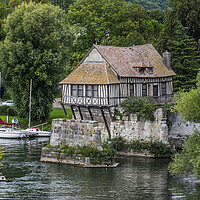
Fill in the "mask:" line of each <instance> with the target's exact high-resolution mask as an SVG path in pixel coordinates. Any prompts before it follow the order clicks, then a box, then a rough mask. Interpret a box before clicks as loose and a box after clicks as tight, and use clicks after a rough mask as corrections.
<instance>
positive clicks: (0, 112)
mask: <svg viewBox="0 0 200 200" xmlns="http://www.w3.org/2000/svg"><path fill="white" fill-rule="evenodd" d="M8 108H9V106H6V105H4V106H0V115H7V114H8V112H7V110H8Z"/></svg>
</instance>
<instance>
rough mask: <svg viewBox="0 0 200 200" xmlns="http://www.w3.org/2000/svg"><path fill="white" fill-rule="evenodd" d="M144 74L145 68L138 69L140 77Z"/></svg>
mask: <svg viewBox="0 0 200 200" xmlns="http://www.w3.org/2000/svg"><path fill="white" fill-rule="evenodd" d="M144 72H145V67H141V68H140V69H139V73H140V74H141V75H144Z"/></svg>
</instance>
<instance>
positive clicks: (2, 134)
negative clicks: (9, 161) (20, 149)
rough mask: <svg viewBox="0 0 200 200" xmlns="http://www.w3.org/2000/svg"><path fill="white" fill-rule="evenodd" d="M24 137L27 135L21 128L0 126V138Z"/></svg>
mask: <svg viewBox="0 0 200 200" xmlns="http://www.w3.org/2000/svg"><path fill="white" fill-rule="evenodd" d="M24 137H27V136H26V134H25V133H24V132H23V131H21V130H16V129H12V128H0V138H8V139H21V138H24Z"/></svg>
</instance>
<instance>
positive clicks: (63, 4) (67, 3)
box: [49, 0, 76, 12]
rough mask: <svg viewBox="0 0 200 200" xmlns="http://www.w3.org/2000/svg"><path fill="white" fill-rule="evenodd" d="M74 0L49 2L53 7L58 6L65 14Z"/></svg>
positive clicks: (52, 0)
mask: <svg viewBox="0 0 200 200" xmlns="http://www.w3.org/2000/svg"><path fill="white" fill-rule="evenodd" d="M75 1H76V0H49V2H51V3H52V4H53V5H55V6H60V8H62V9H63V10H65V11H66V12H67V11H68V8H69V6H70V5H71V4H73V3H74V2H75Z"/></svg>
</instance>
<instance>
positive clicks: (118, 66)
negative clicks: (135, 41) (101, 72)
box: [94, 44, 175, 77]
mask: <svg viewBox="0 0 200 200" xmlns="http://www.w3.org/2000/svg"><path fill="white" fill-rule="evenodd" d="M94 48H96V49H97V50H98V51H99V52H100V54H101V55H102V56H103V57H104V58H105V59H106V60H107V62H108V63H109V64H110V65H111V67H112V68H113V69H114V70H115V71H116V72H117V73H118V75H119V76H120V77H166V76H174V75H175V73H174V72H173V70H172V69H168V68H167V67H166V66H165V64H164V63H163V59H162V57H161V56H160V54H159V53H158V52H157V50H156V49H155V48H154V47H153V45H152V44H146V45H139V46H132V47H113V46H101V45H94ZM138 67H153V74H151V75H150V74H148V73H144V74H143V75H141V74H140V73H139V72H138V71H137V70H136V69H137V68H138Z"/></svg>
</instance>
